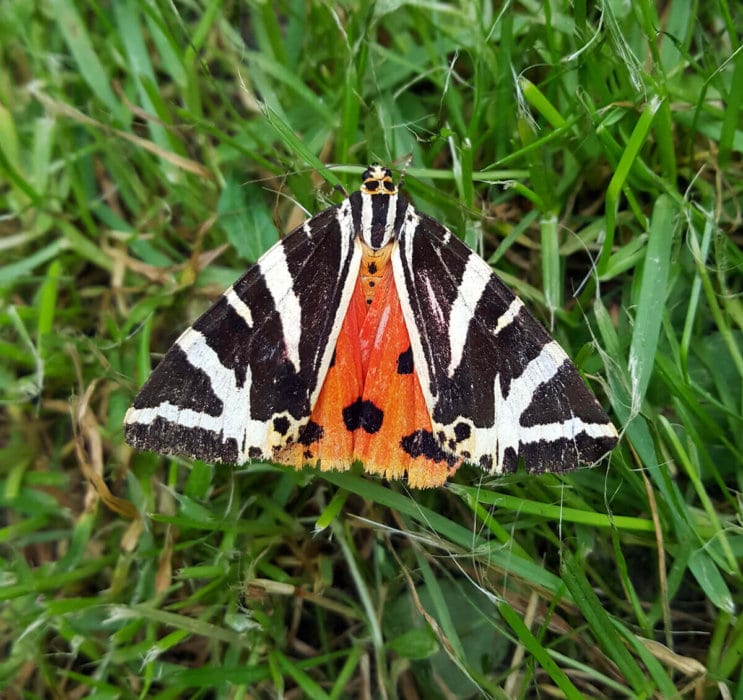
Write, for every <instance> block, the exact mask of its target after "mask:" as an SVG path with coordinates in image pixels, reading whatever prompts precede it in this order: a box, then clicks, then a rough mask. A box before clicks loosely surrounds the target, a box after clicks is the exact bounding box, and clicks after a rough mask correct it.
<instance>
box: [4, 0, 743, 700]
mask: <svg viewBox="0 0 743 700" xmlns="http://www.w3.org/2000/svg"><path fill="white" fill-rule="evenodd" d="M0 26H1V27H2V28H3V29H2V36H1V37H0V56H1V59H2V60H1V61H0V400H1V403H0V508H1V509H2V510H1V511H0V512H1V514H2V517H1V519H0V696H2V697H3V698H11V699H14V698H80V697H96V698H138V697H141V698H144V697H147V698H176V697H189V698H256V697H258V698H263V697H265V698H274V697H287V698H300V697H302V698H303V697H309V698H318V699H319V698H345V697H349V698H351V697H353V698H356V697H358V698H390V699H391V698H411V699H412V698H470V697H471V698H476V697H493V698H535V697H540V698H553V697H567V698H581V697H611V698H636V697H637V698H647V697H654V698H673V697H689V698H718V697H723V698H738V699H740V698H743V668H742V666H741V660H742V659H743V616H739V615H738V611H739V608H740V606H741V604H743V574H742V571H741V568H742V567H741V562H743V505H742V504H743V499H742V498H741V491H742V490H743V304H741V293H742V292H743V252H742V249H743V245H742V244H743V228H742V226H741V221H742V219H743V215H742V214H741V207H740V202H741V201H743V200H742V199H741V192H742V190H743V162H742V159H741V152H743V119H742V118H741V106H743V51H742V50H741V42H740V37H741V35H743V14H742V13H741V12H740V11H739V8H737V7H736V5H735V3H729V2H727V1H726V0H720V1H719V2H710V3H689V2H683V1H681V0H669V2H667V3H651V2H648V0H639V1H638V2H631V3H629V2H628V3H620V2H616V1H614V0H607V1H606V2H603V3H586V2H585V0H574V1H573V2H568V1H567V0H557V1H548V2H546V3H541V2H535V1H531V0H527V1H526V2H522V3H514V4H508V5H505V6H503V5H502V4H501V3H488V2H482V3H477V2H469V1H468V0H463V1H462V2H461V3H457V4H448V3H443V2H408V3H403V2H391V1H390V0H379V1H378V2H376V3H374V2H358V1H353V2H348V3H331V2H316V1H314V0H307V1H305V0H288V1H287V2H280V3H262V2H219V1H218V0H217V1H213V0H205V1H204V2H198V1H192V2H174V3H168V2H163V1H162V0H151V1H149V2H148V1H146V0H117V1H116V2H102V1H101V0H87V1H86V2H82V0H77V1H74V0H46V1H42V0H40V1H37V2H29V0H5V1H4V2H2V3H0ZM409 155H411V156H412V164H411V165H410V167H409V168H408V170H407V174H406V177H405V183H404V189H405V191H406V193H407V195H408V196H409V197H410V198H411V199H412V200H413V201H414V203H415V205H416V206H417V208H418V209H419V210H421V211H423V212H425V213H427V214H430V215H432V216H435V217H436V218H437V219H439V220H440V221H441V222H443V223H445V224H446V225H447V226H449V227H450V228H451V229H452V230H453V231H455V232H456V233H457V235H459V236H460V237H461V238H463V239H464V240H465V241H466V242H467V243H468V244H469V245H471V246H472V247H473V248H475V249H476V250H478V252H480V253H481V254H482V255H483V257H484V258H485V259H486V260H488V261H489V262H490V263H491V264H492V265H493V266H494V267H495V268H496V269H497V270H498V272H499V274H500V275H501V277H502V278H503V279H504V281H506V282H507V283H508V284H509V285H510V286H511V287H512V288H513V289H514V290H515V291H516V292H517V293H518V294H519V295H520V296H521V297H522V298H523V299H524V301H525V302H526V303H527V305H528V306H529V307H530V308H531V309H532V310H533V311H534V313H535V314H536V315H537V316H538V317H539V318H540V319H541V320H542V321H543V323H544V324H545V325H546V326H547V327H548V328H550V329H551V330H552V332H553V333H554V335H555V337H556V338H557V340H558V341H559V342H560V343H561V344H562V345H563V346H564V347H565V349H566V350H567V352H568V353H569V354H570V356H571V357H572V358H573V359H574V361H575V363H576V365H577V366H578V367H579V369H580V370H581V372H582V374H583V376H584V377H585V378H586V381H587V382H588V384H589V385H590V386H591V388H592V389H593V390H594V391H595V392H596V394H597V396H598V397H599V400H600V401H601V403H602V404H603V405H604V406H605V407H606V408H607V410H608V411H609V412H610V413H611V415H612V418H613V420H614V422H615V424H616V425H617V426H618V427H619V428H620V431H621V435H622V438H621V441H620V443H619V445H618V447H617V448H616V449H615V450H614V452H613V453H612V454H611V456H610V457H607V458H606V459H605V460H604V462H602V463H601V464H600V465H598V466H596V467H595V468H593V469H590V470H589V469H582V470H578V471H576V472H571V473H569V474H565V475H563V476H556V475H554V474H545V475H541V476H534V475H528V474H526V473H525V472H524V471H519V472H518V473H516V474H511V475H508V476H505V477H502V478H499V479H495V478H490V477H488V476H487V475H486V474H484V473H483V472H481V471H479V470H477V469H475V468H474V467H465V468H463V469H461V470H460V471H459V472H458V473H457V475H456V476H455V478H454V479H453V480H452V481H451V482H450V483H449V484H448V485H447V486H446V487H443V488H440V489H435V490H425V491H414V490H410V489H408V488H407V487H406V484H405V483H404V482H393V483H387V482H383V481H380V480H378V479H375V478H372V477H369V476H365V475H364V474H363V472H362V470H361V469H357V470H353V471H351V472H345V473H340V472H328V473H326V474H319V473H316V472H314V471H310V470H305V471H303V472H295V471H293V470H290V469H286V468H280V467H278V466H275V465H270V464H263V463H260V464H252V465H248V466H245V467H243V468H240V469H234V468H232V467H227V466H224V465H211V464H205V463H202V462H192V461H190V460H187V459H181V458H165V457H160V456H157V455H154V454H151V453H137V452H135V451H134V450H132V449H131V448H129V447H128V446H127V445H125V444H124V442H123V427H122V421H123V417H124V413H125V412H126V409H127V407H128V406H129V404H130V402H131V401H132V399H133V397H134V395H135V393H136V391H137V389H138V388H139V387H140V386H141V384H142V383H143V381H144V380H145V379H146V377H147V375H148V374H149V372H150V369H151V367H152V366H153V364H154V363H155V362H156V361H157V360H158V359H159V358H160V357H161V356H162V353H163V352H164V351H165V350H167V348H168V347H169V346H170V345H171V343H172V342H173V341H174V340H175V339H176V338H177V337H178V335H179V334H180V333H181V331H183V329H184V328H186V327H187V326H188V325H189V323H190V322H192V321H193V320H194V319H195V318H196V317H197V316H198V315H199V314H200V313H201V312H202V311H204V310H205V309H206V308H208V306H209V305H210V303H211V302H212V301H214V300H215V299H216V297H217V296H218V294H219V293H220V292H221V291H222V290H223V289H224V288H226V287H227V286H228V285H230V284H231V283H232V282H233V281H234V280H235V279H236V278H237V277H239V276H240V275H241V274H242V272H243V271H244V270H245V269H246V268H247V267H248V266H249V265H250V263H251V262H254V261H255V260H256V258H257V257H258V256H259V255H260V254H261V253H262V252H263V251H265V250H266V249H267V248H268V247H269V246H270V245H271V244H272V243H273V242H275V241H276V240H277V239H278V237H279V235H280V234H281V233H283V232H285V231H288V230H289V229H291V228H293V227H294V226H295V225H297V224H298V223H300V222H301V221H302V220H303V218H304V217H305V216H306V214H308V213H316V212H318V211H320V210H322V209H324V208H325V207H327V206H329V205H330V204H333V203H337V202H338V201H340V199H341V197H342V194H341V193H339V191H338V188H337V187H336V186H337V185H341V186H342V187H343V188H345V189H346V190H348V191H352V190H355V189H357V188H358V185H359V175H360V173H361V172H362V170H363V169H364V167H365V166H366V165H367V164H368V163H370V162H372V161H379V162H382V163H385V164H387V165H390V166H391V167H393V169H394V168H397V169H396V170H395V173H396V177H397V176H399V174H400V168H401V167H403V165H404V163H405V162H406V160H407V156H409ZM331 166H332V167H331Z"/></svg>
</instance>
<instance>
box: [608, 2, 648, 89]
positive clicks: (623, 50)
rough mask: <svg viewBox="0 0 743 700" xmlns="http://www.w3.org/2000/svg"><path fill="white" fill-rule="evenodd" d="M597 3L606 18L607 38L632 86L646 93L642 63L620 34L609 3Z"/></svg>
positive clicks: (620, 31)
mask: <svg viewBox="0 0 743 700" xmlns="http://www.w3.org/2000/svg"><path fill="white" fill-rule="evenodd" d="M599 4H600V6H601V16H602V17H605V18H606V30H607V33H608V35H609V38H610V40H611V42H612V44H613V45H614V48H615V49H616V51H617V54H619V57H620V58H621V59H622V61H624V65H625V67H626V68H627V74H628V75H629V79H630V82H631V83H632V86H633V87H634V88H635V90H637V92H639V93H641V94H642V95H646V93H647V90H646V84H645V82H644V81H643V79H642V75H643V72H642V63H641V62H640V60H639V59H638V58H637V56H635V53H634V51H632V49H631V47H630V45H629V43H628V42H627V40H626V39H625V38H624V34H622V30H621V28H620V27H619V24H618V23H617V19H616V17H615V16H614V13H613V11H612V6H611V3H609V2H606V0H602V1H601V2H600V3H599Z"/></svg>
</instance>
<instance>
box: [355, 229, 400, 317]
mask: <svg viewBox="0 0 743 700" xmlns="http://www.w3.org/2000/svg"><path fill="white" fill-rule="evenodd" d="M361 250H362V254H361V268H360V270H359V280H360V281H361V288H362V289H363V291H364V301H366V305H367V306H370V305H371V303H372V300H373V299H374V295H375V294H376V293H377V290H378V289H379V288H380V286H382V283H383V281H384V279H385V278H386V276H387V275H389V273H390V270H389V266H390V265H389V262H390V255H392V243H388V244H387V245H386V246H384V248H378V249H375V248H371V247H370V246H368V245H366V243H364V242H363V241H362V243H361Z"/></svg>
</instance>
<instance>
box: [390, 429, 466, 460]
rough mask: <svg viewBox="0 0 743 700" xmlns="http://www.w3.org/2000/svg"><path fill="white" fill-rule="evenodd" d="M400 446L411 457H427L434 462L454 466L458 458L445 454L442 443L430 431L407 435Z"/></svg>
mask: <svg viewBox="0 0 743 700" xmlns="http://www.w3.org/2000/svg"><path fill="white" fill-rule="evenodd" d="M400 446H401V447H402V449H403V450H405V452H407V453H408V454H409V455H410V456H411V457H421V456H422V457H426V458H427V459H432V460H433V461H434V462H446V463H447V464H449V465H450V466H454V465H455V464H456V462H457V458H456V457H454V455H452V454H450V453H448V452H445V451H444V450H443V449H442V447H441V443H440V442H439V441H438V440H437V439H436V438H435V437H434V436H433V433H432V432H431V431H430V430H416V431H415V432H414V433H411V434H410V435H406V436H405V437H403V439H402V440H401V441H400Z"/></svg>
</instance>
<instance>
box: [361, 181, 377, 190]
mask: <svg viewBox="0 0 743 700" xmlns="http://www.w3.org/2000/svg"><path fill="white" fill-rule="evenodd" d="M364 187H366V189H367V190H368V191H369V192H374V191H375V190H378V189H379V180H368V181H367V182H365V183H364Z"/></svg>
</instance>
